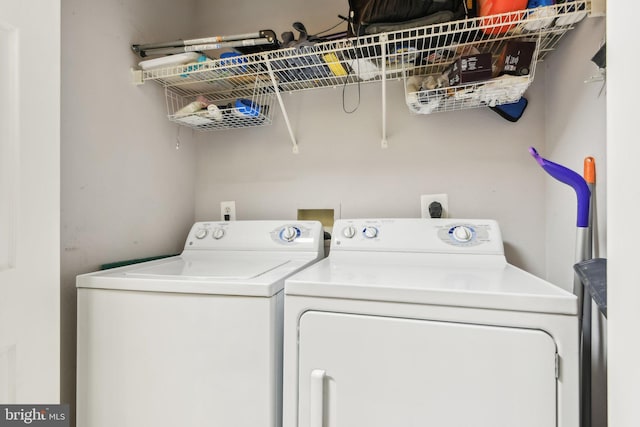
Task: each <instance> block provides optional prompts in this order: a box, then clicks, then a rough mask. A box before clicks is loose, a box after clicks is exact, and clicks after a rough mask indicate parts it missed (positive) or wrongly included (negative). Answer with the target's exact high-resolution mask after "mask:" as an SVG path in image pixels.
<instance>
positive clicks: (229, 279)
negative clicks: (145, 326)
mask: <svg viewBox="0 0 640 427" xmlns="http://www.w3.org/2000/svg"><path fill="white" fill-rule="evenodd" d="M316 259H317V254H310V253H295V254H294V253H284V252H280V253H275V252H251V251H237V252H234V251H230V252H215V253H212V252H203V253H183V254H182V255H180V256H175V257H170V258H164V259H161V260H156V261H150V262H145V263H140V264H134V265H128V266H125V267H120V268H114V269H111V270H104V271H98V272H95V273H89V274H83V275H80V276H78V277H77V279H76V286H77V287H78V288H97V289H117V290H131V291H148V292H175V293H199V294H211V295H247V296H267V297H269V296H273V295H275V294H276V293H278V292H280V291H281V290H282V289H283V287H284V279H285V278H286V277H288V276H290V275H291V274H293V273H295V272H296V271H298V270H300V269H301V268H303V267H305V266H307V265H308V264H310V263H312V262H314V261H315V260H316Z"/></svg>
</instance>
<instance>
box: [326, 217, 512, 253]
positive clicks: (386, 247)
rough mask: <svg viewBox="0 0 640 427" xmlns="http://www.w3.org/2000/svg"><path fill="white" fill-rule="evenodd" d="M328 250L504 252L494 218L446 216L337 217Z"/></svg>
mask: <svg viewBox="0 0 640 427" xmlns="http://www.w3.org/2000/svg"><path fill="white" fill-rule="evenodd" d="M331 250H332V251H334V250H337V251H341V250H343V251H349V250H351V251H377V252H418V253H420V252H424V253H460V254H462V253H473V254H489V255H495V254H499V255H503V254H504V250H503V245H502V235H501V233H500V228H499V226H498V223H497V222H496V221H494V220H478V219H448V218H442V219H440V218H439V219H417V218H406V219H404V218H403V219H399V218H398V219H352V220H345V219H343V220H338V221H337V222H336V223H335V224H334V227H333V240H332V241H331Z"/></svg>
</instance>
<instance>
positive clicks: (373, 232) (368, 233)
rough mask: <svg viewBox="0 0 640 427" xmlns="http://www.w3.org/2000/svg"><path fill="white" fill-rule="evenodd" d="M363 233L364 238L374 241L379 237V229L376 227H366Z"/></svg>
mask: <svg viewBox="0 0 640 427" xmlns="http://www.w3.org/2000/svg"><path fill="white" fill-rule="evenodd" d="M362 232H363V233H364V237H366V238H367V239H373V238H375V237H378V229H377V228H375V227H371V226H368V227H365V228H364V230H362Z"/></svg>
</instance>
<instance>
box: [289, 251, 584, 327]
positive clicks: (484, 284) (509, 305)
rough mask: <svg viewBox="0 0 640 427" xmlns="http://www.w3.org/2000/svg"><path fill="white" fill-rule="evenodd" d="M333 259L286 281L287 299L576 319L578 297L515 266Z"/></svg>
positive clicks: (411, 258)
mask: <svg viewBox="0 0 640 427" xmlns="http://www.w3.org/2000/svg"><path fill="white" fill-rule="evenodd" d="M448 258H449V259H448V261H449V262H447V263H442V262H439V261H438V262H430V258H429V257H418V256H411V255H410V254H404V255H398V256H387V257H385V256H382V255H379V256H377V257H376V256H374V257H373V258H372V257H371V255H369V256H367V257H365V256H354V257H351V258H350V259H344V258H338V259H335V258H334V259H332V257H331V256H329V258H327V259H325V260H323V261H321V262H319V263H317V264H315V265H313V266H311V267H309V268H308V269H305V270H304V271H302V272H300V273H298V274H295V275H294V276H292V277H290V278H289V279H287V281H286V286H285V293H286V294H287V295H303V296H314V297H328V298H344V299H355V300H375V301H389V302H401V303H412V304H430V305H444V306H456V307H474V308H486V309H497V310H514V311H529V312H540V313H556V314H569V315H575V314H577V312H578V302H577V298H576V296H575V295H573V294H571V293H570V292H567V291H565V290H564V289H561V288H559V287H557V286H555V285H553V284H551V283H549V282H547V281H544V280H542V279H540V278H538V277H535V276H533V275H532V274H529V273H527V272H526V271H524V270H521V269H519V268H517V267H514V266H513V265H509V264H499V263H490V262H488V263H487V264H486V265H484V266H483V265H478V263H473V264H469V263H466V262H464V258H462V257H461V258H460V261H461V262H459V263H456V262H455V259H456V258H455V256H454V255H450V256H449V257H448Z"/></svg>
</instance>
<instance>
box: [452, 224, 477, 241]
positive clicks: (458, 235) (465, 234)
mask: <svg viewBox="0 0 640 427" xmlns="http://www.w3.org/2000/svg"><path fill="white" fill-rule="evenodd" d="M453 238H454V239H456V240H457V241H458V242H462V243H466V242H468V241H470V240H471V239H472V238H473V231H472V230H471V229H470V228H469V227H465V226H464V225H459V226H457V227H455V228H454V229H453Z"/></svg>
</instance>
